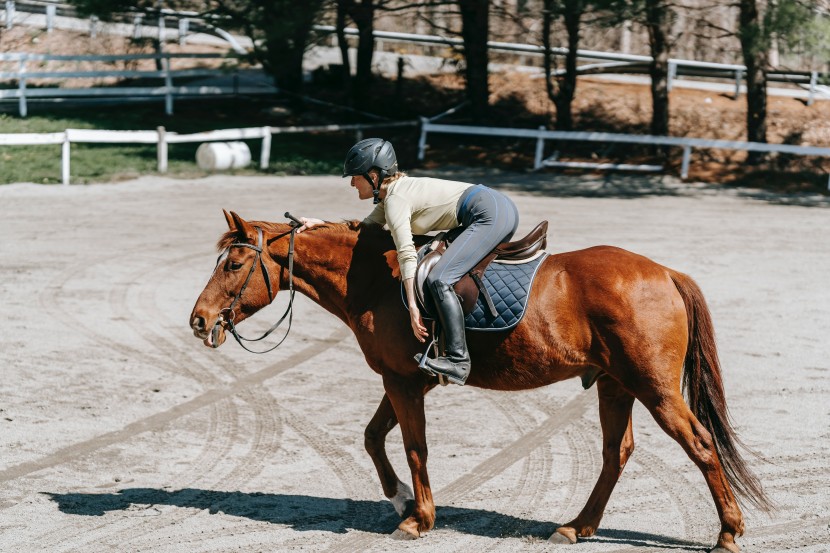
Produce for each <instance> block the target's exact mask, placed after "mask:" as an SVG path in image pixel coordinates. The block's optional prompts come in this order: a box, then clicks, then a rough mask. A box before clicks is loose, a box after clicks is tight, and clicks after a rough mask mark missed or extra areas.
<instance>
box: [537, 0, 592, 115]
mask: <svg viewBox="0 0 830 553" xmlns="http://www.w3.org/2000/svg"><path fill="white" fill-rule="evenodd" d="M545 4H546V7H545V11H544V14H543V19H542V45H543V47H544V50H545V59H544V64H545V76H546V81H547V92H548V98H550V100H551V101H552V102H553V103H554V105H555V106H556V124H555V127H556V130H560V131H570V130H573V109H572V105H573V99H574V95H575V93H576V76H577V74H576V61H577V50H578V49H579V24H580V19H581V17H582V13H583V5H582V1H581V0H576V1H574V0H570V1H568V2H566V4H565V6H564V12H563V14H562V15H563V18H564V20H565V30H566V31H567V33H568V53H567V54H566V56H565V73H564V74H563V75H558V76H552V75H551V73H552V71H551V70H552V64H551V54H550V30H551V23H552V20H553V17H554V14H553V9H552V8H553V5H552V2H550V1H549V0H548V1H546V2H545ZM554 85H555V86H554Z"/></svg>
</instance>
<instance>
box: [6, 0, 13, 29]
mask: <svg viewBox="0 0 830 553" xmlns="http://www.w3.org/2000/svg"><path fill="white" fill-rule="evenodd" d="M12 27H14V2H13V1H12V0H6V28H7V29H11V28H12Z"/></svg>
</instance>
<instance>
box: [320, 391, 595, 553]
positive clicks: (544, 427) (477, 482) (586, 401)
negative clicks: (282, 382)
mask: <svg viewBox="0 0 830 553" xmlns="http://www.w3.org/2000/svg"><path fill="white" fill-rule="evenodd" d="M594 401H595V397H594V395H593V394H587V393H579V394H577V395H576V396H575V397H574V398H573V399H571V400H570V401H568V402H567V403H566V404H565V405H563V406H562V408H561V409H559V410H558V411H557V412H556V413H554V414H552V415H551V416H549V417H548V418H547V419H545V420H544V421H543V422H542V423H541V424H540V425H539V426H537V427H536V428H534V429H533V430H531V431H530V432H528V433H527V434H524V435H523V436H521V437H520V438H518V439H516V440H515V441H513V442H512V443H510V444H508V445H507V446H505V447H504V448H503V449H502V450H501V451H499V452H498V453H496V454H495V455H493V456H492V457H490V458H489V459H487V460H485V461H483V462H481V463H479V464H478V465H477V466H476V467H474V468H473V469H472V470H471V471H469V472H467V473H466V474H464V475H463V476H461V477H459V478H457V479H456V480H454V481H453V482H451V483H450V484H448V485H447V486H446V487H444V488H443V489H441V490H438V491H436V492H435V498H436V501H437V502H438V503H439V504H452V503H458V502H461V500H463V499H464V497H465V496H466V494H468V493H469V492H471V491H473V490H475V489H478V488H479V487H481V486H482V485H483V484H485V483H486V482H488V481H490V480H492V479H493V478H495V477H496V476H498V475H499V474H501V473H502V472H504V471H505V470H507V469H508V468H509V467H511V466H513V464H514V463H516V462H517V461H520V460H522V459H524V458H525V457H527V456H528V455H530V453H531V452H533V451H534V450H536V449H537V448H539V447H541V446H543V445H544V444H546V443H548V442H549V441H550V439H551V438H552V437H553V436H554V435H556V434H557V433H559V432H561V431H562V430H563V429H564V428H567V427H568V426H569V425H570V424H572V423H573V422H574V421H576V420H578V419H580V418H581V417H582V416H583V415H584V414H585V413H586V412H587V410H588V408H589V406H590V405H591V404H592V403H593V402H594ZM387 518H388V519H389V521H390V523H391V521H392V520H397V516H395V517H394V518H393V517H391V516H390V517H387ZM384 520H386V519H384ZM388 539H389V536H387V535H382V536H378V535H374V534H369V535H367V534H360V535H354V536H353V537H349V538H346V539H344V540H342V541H340V542H339V543H336V544H334V545H333V546H332V547H330V548H328V549H326V551H329V552H347V551H351V552H362V551H366V550H367V549H369V548H371V547H375V546H380V547H388V542H387V540H388Z"/></svg>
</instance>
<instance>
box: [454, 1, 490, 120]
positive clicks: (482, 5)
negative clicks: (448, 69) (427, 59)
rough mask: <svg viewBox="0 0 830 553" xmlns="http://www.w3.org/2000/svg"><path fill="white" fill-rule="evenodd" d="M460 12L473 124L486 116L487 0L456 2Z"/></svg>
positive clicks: (488, 11)
mask: <svg viewBox="0 0 830 553" xmlns="http://www.w3.org/2000/svg"><path fill="white" fill-rule="evenodd" d="M458 7H459V8H460V9H461V36H462V38H463V39H464V59H465V62H466V67H465V74H466V78H467V100H468V101H469V102H470V107H471V110H472V114H473V119H475V121H476V122H481V121H484V120H485V118H486V117H487V111H488V105H489V102H490V88H489V84H488V81H487V77H488V70H487V65H488V63H489V56H488V51H487V40H488V38H489V36H490V28H489V24H490V23H489V20H490V18H489V15H490V2H489V0H458Z"/></svg>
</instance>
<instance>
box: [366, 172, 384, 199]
mask: <svg viewBox="0 0 830 553" xmlns="http://www.w3.org/2000/svg"><path fill="white" fill-rule="evenodd" d="M363 178H365V179H366V180H367V181H369V185H370V186H371V187H372V203H373V204H379V203H380V198H379V197H378V194H380V175H378V184H377V186H375V181H373V180H372V175H370V174H369V173H363Z"/></svg>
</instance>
